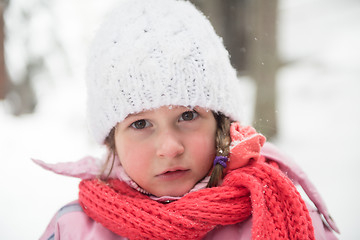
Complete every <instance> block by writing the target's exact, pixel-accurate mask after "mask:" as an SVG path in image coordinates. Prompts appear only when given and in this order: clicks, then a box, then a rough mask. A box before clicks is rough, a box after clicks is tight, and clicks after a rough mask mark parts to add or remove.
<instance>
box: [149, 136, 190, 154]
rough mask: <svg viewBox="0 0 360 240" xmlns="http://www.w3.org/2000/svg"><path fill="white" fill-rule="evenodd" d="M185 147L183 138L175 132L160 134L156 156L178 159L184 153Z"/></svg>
mask: <svg viewBox="0 0 360 240" xmlns="http://www.w3.org/2000/svg"><path fill="white" fill-rule="evenodd" d="M184 150H185V148H184V145H183V143H182V141H181V137H180V136H179V134H178V133H176V132H175V131H173V132H172V131H166V132H163V133H160V134H159V135H158V139H157V149H156V154H157V156H158V157H160V158H168V159H172V158H176V157H177V156H180V155H181V154H183V153H184Z"/></svg>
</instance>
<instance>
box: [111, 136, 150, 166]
mask: <svg viewBox="0 0 360 240" xmlns="http://www.w3.org/2000/svg"><path fill="white" fill-rule="evenodd" d="M116 151H117V154H118V157H119V160H120V162H121V164H122V166H123V167H124V168H125V170H126V172H128V173H130V172H133V171H138V169H142V168H143V166H144V165H146V164H147V162H148V161H147V160H148V159H149V158H150V156H151V148H150V145H149V144H142V143H141V142H138V141H137V142H133V141H131V140H125V139H123V140H121V141H119V142H118V143H117V144H116Z"/></svg>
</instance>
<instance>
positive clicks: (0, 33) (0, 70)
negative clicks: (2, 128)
mask: <svg viewBox="0 0 360 240" xmlns="http://www.w3.org/2000/svg"><path fill="white" fill-rule="evenodd" d="M6 5H7V2H6V1H4V0H0V100H2V99H5V96H6V94H7V91H8V89H9V78H8V74H7V71H6V64H5V51H4V43H5V27H4V12H5V8H6Z"/></svg>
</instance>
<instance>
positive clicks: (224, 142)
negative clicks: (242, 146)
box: [207, 113, 231, 188]
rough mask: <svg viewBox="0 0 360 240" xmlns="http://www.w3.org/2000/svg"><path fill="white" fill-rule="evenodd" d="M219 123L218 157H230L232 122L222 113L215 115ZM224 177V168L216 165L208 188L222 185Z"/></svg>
mask: <svg viewBox="0 0 360 240" xmlns="http://www.w3.org/2000/svg"><path fill="white" fill-rule="evenodd" d="M214 117H215V119H216V122H217V129H216V134H215V144H216V156H224V157H228V156H229V153H230V143H231V138H230V124H231V121H230V119H229V118H228V117H226V116H225V115H224V114H222V113H217V114H216V113H214ZM223 177H224V167H223V166H222V165H221V164H216V165H215V166H214V168H213V170H212V172H211V176H210V180H209V182H208V184H207V187H209V188H211V187H216V186H218V185H219V184H220V182H221V180H222V179H223Z"/></svg>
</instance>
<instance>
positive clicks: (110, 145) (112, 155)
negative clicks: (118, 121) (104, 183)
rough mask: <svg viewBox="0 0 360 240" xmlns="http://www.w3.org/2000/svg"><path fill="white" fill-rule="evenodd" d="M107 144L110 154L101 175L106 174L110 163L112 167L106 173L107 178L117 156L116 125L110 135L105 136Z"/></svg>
mask: <svg viewBox="0 0 360 240" xmlns="http://www.w3.org/2000/svg"><path fill="white" fill-rule="evenodd" d="M104 143H105V146H106V147H107V149H108V155H107V158H106V162H105V163H104V165H103V167H102V170H101V176H104V175H105V171H106V169H107V168H108V167H109V165H110V164H111V165H110V169H109V171H108V173H107V174H106V177H105V180H106V179H107V178H109V176H110V174H111V171H112V169H113V167H114V163H115V156H116V146H115V127H113V128H112V129H111V131H110V133H109V135H108V136H107V137H106V138H105V141H104Z"/></svg>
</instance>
